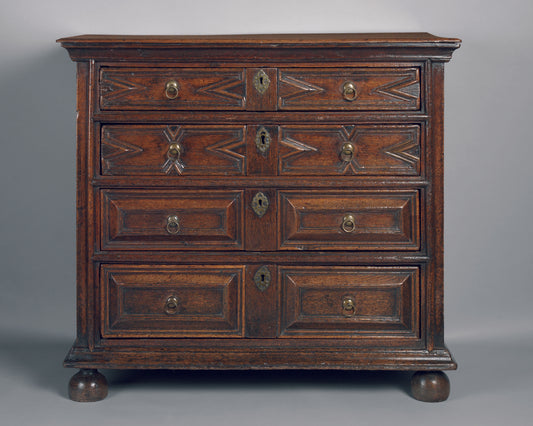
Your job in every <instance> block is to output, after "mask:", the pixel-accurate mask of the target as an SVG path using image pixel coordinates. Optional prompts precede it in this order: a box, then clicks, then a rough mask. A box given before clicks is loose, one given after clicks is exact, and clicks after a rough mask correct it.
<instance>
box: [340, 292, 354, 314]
mask: <svg viewBox="0 0 533 426" xmlns="http://www.w3.org/2000/svg"><path fill="white" fill-rule="evenodd" d="M342 311H343V314H344V315H345V316H347V317H353V316H354V315H355V301H354V298H353V297H352V296H344V297H343V299H342Z"/></svg>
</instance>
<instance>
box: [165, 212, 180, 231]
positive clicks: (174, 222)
mask: <svg viewBox="0 0 533 426" xmlns="http://www.w3.org/2000/svg"><path fill="white" fill-rule="evenodd" d="M166 228H167V232H168V233H169V234H173V235H174V234H177V233H178V232H180V220H179V218H178V216H176V215H174V216H169V217H167V226H166Z"/></svg>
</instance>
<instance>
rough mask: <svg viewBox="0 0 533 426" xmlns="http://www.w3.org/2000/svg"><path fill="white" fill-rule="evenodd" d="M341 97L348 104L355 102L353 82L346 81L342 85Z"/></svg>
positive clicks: (355, 93)
mask: <svg viewBox="0 0 533 426" xmlns="http://www.w3.org/2000/svg"><path fill="white" fill-rule="evenodd" d="M342 96H343V98H344V99H345V100H347V101H349V102H351V101H355V98H357V89H356V87H355V83H354V82H353V81H347V82H346V83H344V84H343V85H342Z"/></svg>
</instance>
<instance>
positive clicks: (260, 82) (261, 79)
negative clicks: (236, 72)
mask: <svg viewBox="0 0 533 426" xmlns="http://www.w3.org/2000/svg"><path fill="white" fill-rule="evenodd" d="M253 84H254V87H255V90H257V91H258V92H259V93H260V94H263V93H265V92H266V91H267V89H268V86H270V78H268V75H267V74H266V72H264V71H263V70H259V71H257V73H256V74H255V75H254V79H253Z"/></svg>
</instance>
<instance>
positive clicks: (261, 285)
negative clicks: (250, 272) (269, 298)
mask: <svg viewBox="0 0 533 426" xmlns="http://www.w3.org/2000/svg"><path fill="white" fill-rule="evenodd" d="M271 280H272V277H271V275H270V271H269V270H268V268H267V267H266V266H261V267H260V268H259V269H258V270H257V272H256V273H255V275H254V283H255V285H256V286H257V288H258V289H259V290H260V291H265V290H266V289H267V288H268V286H269V285H270V281H271Z"/></svg>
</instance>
